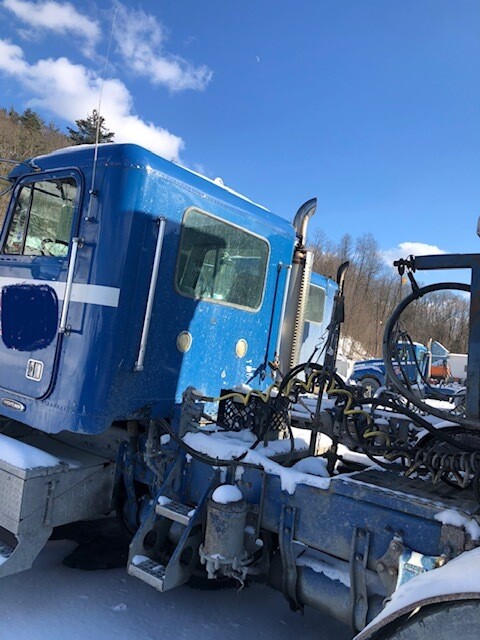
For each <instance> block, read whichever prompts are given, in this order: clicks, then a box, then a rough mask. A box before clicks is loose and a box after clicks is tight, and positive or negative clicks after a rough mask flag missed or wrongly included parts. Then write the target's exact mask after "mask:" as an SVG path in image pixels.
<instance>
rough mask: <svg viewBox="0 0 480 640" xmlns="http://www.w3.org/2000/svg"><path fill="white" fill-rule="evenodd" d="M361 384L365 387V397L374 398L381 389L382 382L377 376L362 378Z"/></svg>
mask: <svg viewBox="0 0 480 640" xmlns="http://www.w3.org/2000/svg"><path fill="white" fill-rule="evenodd" d="M360 384H361V385H362V387H363V395H364V396H365V398H373V396H374V395H375V393H376V392H377V391H378V389H380V386H381V385H380V382H379V381H378V380H377V379H376V378H369V377H367V378H362V379H361V380H360Z"/></svg>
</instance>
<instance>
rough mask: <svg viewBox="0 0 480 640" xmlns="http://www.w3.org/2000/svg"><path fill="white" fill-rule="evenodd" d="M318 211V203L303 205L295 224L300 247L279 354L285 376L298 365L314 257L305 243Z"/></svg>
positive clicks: (283, 323)
mask: <svg viewBox="0 0 480 640" xmlns="http://www.w3.org/2000/svg"><path fill="white" fill-rule="evenodd" d="M316 208H317V199H316V198H312V199H311V200H308V201H307V202H305V204H303V205H302V206H301V207H300V208H299V210H298V211H297V213H296V214H295V218H294V220H293V227H294V229H295V232H296V234H297V244H296V247H295V251H294V254H293V260H292V271H291V277H290V281H289V285H288V289H287V291H286V294H285V295H286V304H285V315H284V318H283V322H282V327H281V339H280V345H279V349H278V350H277V351H278V361H279V369H280V372H281V373H282V374H285V373H286V372H287V371H288V370H289V369H291V368H293V367H295V366H296V365H297V364H298V363H299V359H300V350H301V347H302V340H303V326H304V322H305V311H306V308H307V302H308V293H309V287H310V279H311V274H312V267H313V253H312V252H311V251H307V249H306V248H305V242H306V237H307V227H308V223H309V221H310V218H311V217H312V216H313V215H314V213H315V210H316Z"/></svg>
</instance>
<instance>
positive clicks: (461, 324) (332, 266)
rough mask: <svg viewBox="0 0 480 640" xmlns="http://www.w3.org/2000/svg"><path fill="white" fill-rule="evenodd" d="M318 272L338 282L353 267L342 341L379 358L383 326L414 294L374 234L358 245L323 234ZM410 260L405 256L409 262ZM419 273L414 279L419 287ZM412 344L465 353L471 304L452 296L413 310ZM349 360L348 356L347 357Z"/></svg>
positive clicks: (409, 314) (407, 320)
mask: <svg viewBox="0 0 480 640" xmlns="http://www.w3.org/2000/svg"><path fill="white" fill-rule="evenodd" d="M311 248H312V250H313V251H314V256H315V259H314V271H317V272H318V273H322V274H324V275H327V276H330V277H333V278H335V275H336V272H337V269H338V267H339V265H340V264H341V263H342V262H345V261H346V260H349V261H350V267H349V269H348V272H347V277H346V281H345V294H346V301H345V324H344V326H343V328H342V333H343V335H346V336H349V337H350V338H351V339H352V340H353V341H354V342H358V343H360V344H361V345H362V346H363V347H364V349H365V350H366V352H367V353H368V354H369V355H371V356H380V355H381V351H382V339H383V332H384V327H385V324H386V322H387V320H388V318H389V317H390V315H391V313H392V312H393V310H394V309H395V308H396V306H397V305H398V303H399V302H400V300H402V299H403V298H404V297H405V296H406V295H408V294H409V293H410V292H411V286H410V283H409V281H408V279H407V278H406V277H403V278H400V276H399V275H398V272H397V271H396V269H394V268H393V267H392V266H389V265H388V264H386V262H385V261H384V258H383V256H382V253H381V250H380V247H379V246H378V243H377V241H376V240H375V238H374V237H373V235H371V234H365V235H363V236H361V237H360V238H357V239H356V240H354V239H353V238H352V237H351V236H350V235H348V234H346V235H344V236H343V237H342V239H341V241H340V242H339V243H338V244H335V243H333V242H331V241H330V240H329V239H328V237H327V236H326V235H325V234H324V233H319V234H318V235H317V237H316V239H315V242H314V243H313V246H312V247H311ZM405 257H407V256H405ZM421 275H422V274H421V272H420V273H417V274H416V279H417V281H418V283H419V284H421ZM402 320H403V321H404V324H405V328H406V330H407V331H408V332H409V334H410V335H411V337H412V339H413V340H416V341H418V342H421V343H423V344H427V342H428V340H429V339H430V338H432V339H433V340H438V341H439V342H441V343H442V344H443V345H444V346H445V347H446V348H447V349H449V351H451V352H452V353H466V351H467V341H468V323H469V300H468V298H467V297H466V296H463V295H461V294H456V293H452V292H443V291H439V292H434V293H431V294H428V295H426V296H424V298H422V299H420V300H418V301H416V302H415V303H414V304H413V305H411V306H410V307H409V308H408V309H407V311H406V312H405V314H404V315H402ZM345 355H349V354H345Z"/></svg>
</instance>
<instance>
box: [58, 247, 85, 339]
mask: <svg viewBox="0 0 480 640" xmlns="http://www.w3.org/2000/svg"><path fill="white" fill-rule="evenodd" d="M82 246H83V238H77V237H75V238H72V252H71V254H70V262H69V263H68V273H67V283H66V285H65V295H64V297H63V307H62V316H61V318H60V326H59V327H58V333H68V331H67V316H68V309H69V307H70V300H71V298H72V287H73V274H74V273H75V265H76V262H77V251H78V249H79V248H80V247H82Z"/></svg>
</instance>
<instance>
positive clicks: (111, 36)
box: [85, 7, 118, 220]
mask: <svg viewBox="0 0 480 640" xmlns="http://www.w3.org/2000/svg"><path fill="white" fill-rule="evenodd" d="M117 11H118V7H115V12H114V14H113V20H112V28H111V29H110V38H109V40H108V48H107V55H106V56H105V64H104V67H103V73H102V79H101V82H100V93H99V96H98V109H97V129H96V132H95V148H94V151H93V169H92V182H91V185H90V191H89V194H90V199H89V201H88V211H87V215H86V217H85V220H91V217H90V212H91V209H92V201H93V197H94V196H95V195H96V191H95V188H94V184H95V177H96V173H97V160H98V145H99V140H100V125H101V122H102V119H101V115H100V114H101V108H102V98H103V86H104V84H105V76H106V74H107V65H108V61H109V59H110V48H111V46H112V40H113V31H114V29H115V20H116V18H117Z"/></svg>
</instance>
